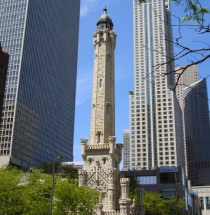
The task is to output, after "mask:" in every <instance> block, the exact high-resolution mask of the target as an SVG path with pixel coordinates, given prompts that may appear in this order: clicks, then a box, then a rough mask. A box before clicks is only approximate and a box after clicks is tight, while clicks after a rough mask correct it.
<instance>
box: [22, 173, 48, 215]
mask: <svg viewBox="0 0 210 215" xmlns="http://www.w3.org/2000/svg"><path fill="white" fill-rule="evenodd" d="M26 174H27V180H26V184H24V185H22V187H23V192H22V205H23V213H22V214H24V215H29V214H30V215H36V214H43V215H44V214H46V215H48V214H49V211H50V194H51V183H52V176H50V175H47V174H44V173H43V171H42V170H36V169H34V170H33V171H32V172H30V173H26Z"/></svg>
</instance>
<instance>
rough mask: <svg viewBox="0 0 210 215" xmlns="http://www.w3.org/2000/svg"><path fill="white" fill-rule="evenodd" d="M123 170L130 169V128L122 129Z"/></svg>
mask: <svg viewBox="0 0 210 215" xmlns="http://www.w3.org/2000/svg"><path fill="white" fill-rule="evenodd" d="M123 150H124V153H123V170H128V169H130V130H124V131H123Z"/></svg>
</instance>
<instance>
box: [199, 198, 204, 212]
mask: <svg viewBox="0 0 210 215" xmlns="http://www.w3.org/2000/svg"><path fill="white" fill-rule="evenodd" d="M199 202H200V207H201V209H202V210H203V209H204V204H203V197H200V198H199Z"/></svg>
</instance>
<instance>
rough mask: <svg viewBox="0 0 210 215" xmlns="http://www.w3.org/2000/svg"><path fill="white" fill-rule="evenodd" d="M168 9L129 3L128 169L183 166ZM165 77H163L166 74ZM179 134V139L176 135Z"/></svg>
mask: <svg viewBox="0 0 210 215" xmlns="http://www.w3.org/2000/svg"><path fill="white" fill-rule="evenodd" d="M170 16H171V15H170V4H169V1H165V0H153V1H147V2H146V3H142V4H139V2H138V0H133V26H134V27H133V31H134V32H133V33H134V92H132V93H130V132H131V134H130V135H131V141H130V167H131V168H143V169H148V168H151V167H154V166H184V148H183V135H182V132H181V129H182V118H181V109H180V107H179V104H178V102H177V100H176V97H175V95H174V92H173V91H172V90H171V88H173V86H174V80H175V77H174V75H173V73H170V71H173V69H174V68H173V64H169V63H168V64H167V65H165V64H164V63H165V62H168V60H169V59H170V58H171V57H173V46H172V43H171V42H170V41H171V40H172V30H171V17H170ZM166 73H168V75H165V74H166ZM180 133H181V135H180Z"/></svg>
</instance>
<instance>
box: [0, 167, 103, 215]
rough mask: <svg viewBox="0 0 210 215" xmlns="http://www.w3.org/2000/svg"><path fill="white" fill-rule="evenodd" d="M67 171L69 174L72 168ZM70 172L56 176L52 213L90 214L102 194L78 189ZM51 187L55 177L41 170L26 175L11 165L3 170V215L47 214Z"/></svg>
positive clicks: (0, 205)
mask: <svg viewBox="0 0 210 215" xmlns="http://www.w3.org/2000/svg"><path fill="white" fill-rule="evenodd" d="M65 170H66V171H67V170H68V171H67V173H69V168H67V167H65ZM72 171H73V170H72V169H70V173H72ZM64 172H65V171H64ZM73 172H74V171H73ZM67 173H66V174H62V176H57V177H56V183H55V187H54V205H55V208H54V211H53V214H59V215H60V214H72V215H73V214H81V215H82V214H84V215H86V214H91V212H92V211H93V210H94V209H95V208H96V206H97V203H98V201H99V196H100V194H99V192H98V191H96V190H93V189H90V188H87V187H78V186H77V184H76V183H75V179H74V178H75V177H76V176H75V175H73V176H72V175H71V174H69V175H68V174H67ZM71 177H73V178H71ZM72 179H74V180H72ZM51 184H52V175H50V174H46V173H44V171H43V170H41V169H32V171H29V172H23V171H20V170H18V169H17V168H15V167H11V166H8V167H7V168H4V169H1V168H0V215H5V214H7V215H13V214H16V215H19V214H21V215H37V214H42V215H48V214H49V213H50V197H51V195H50V194H51ZM67 212H68V213H67Z"/></svg>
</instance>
